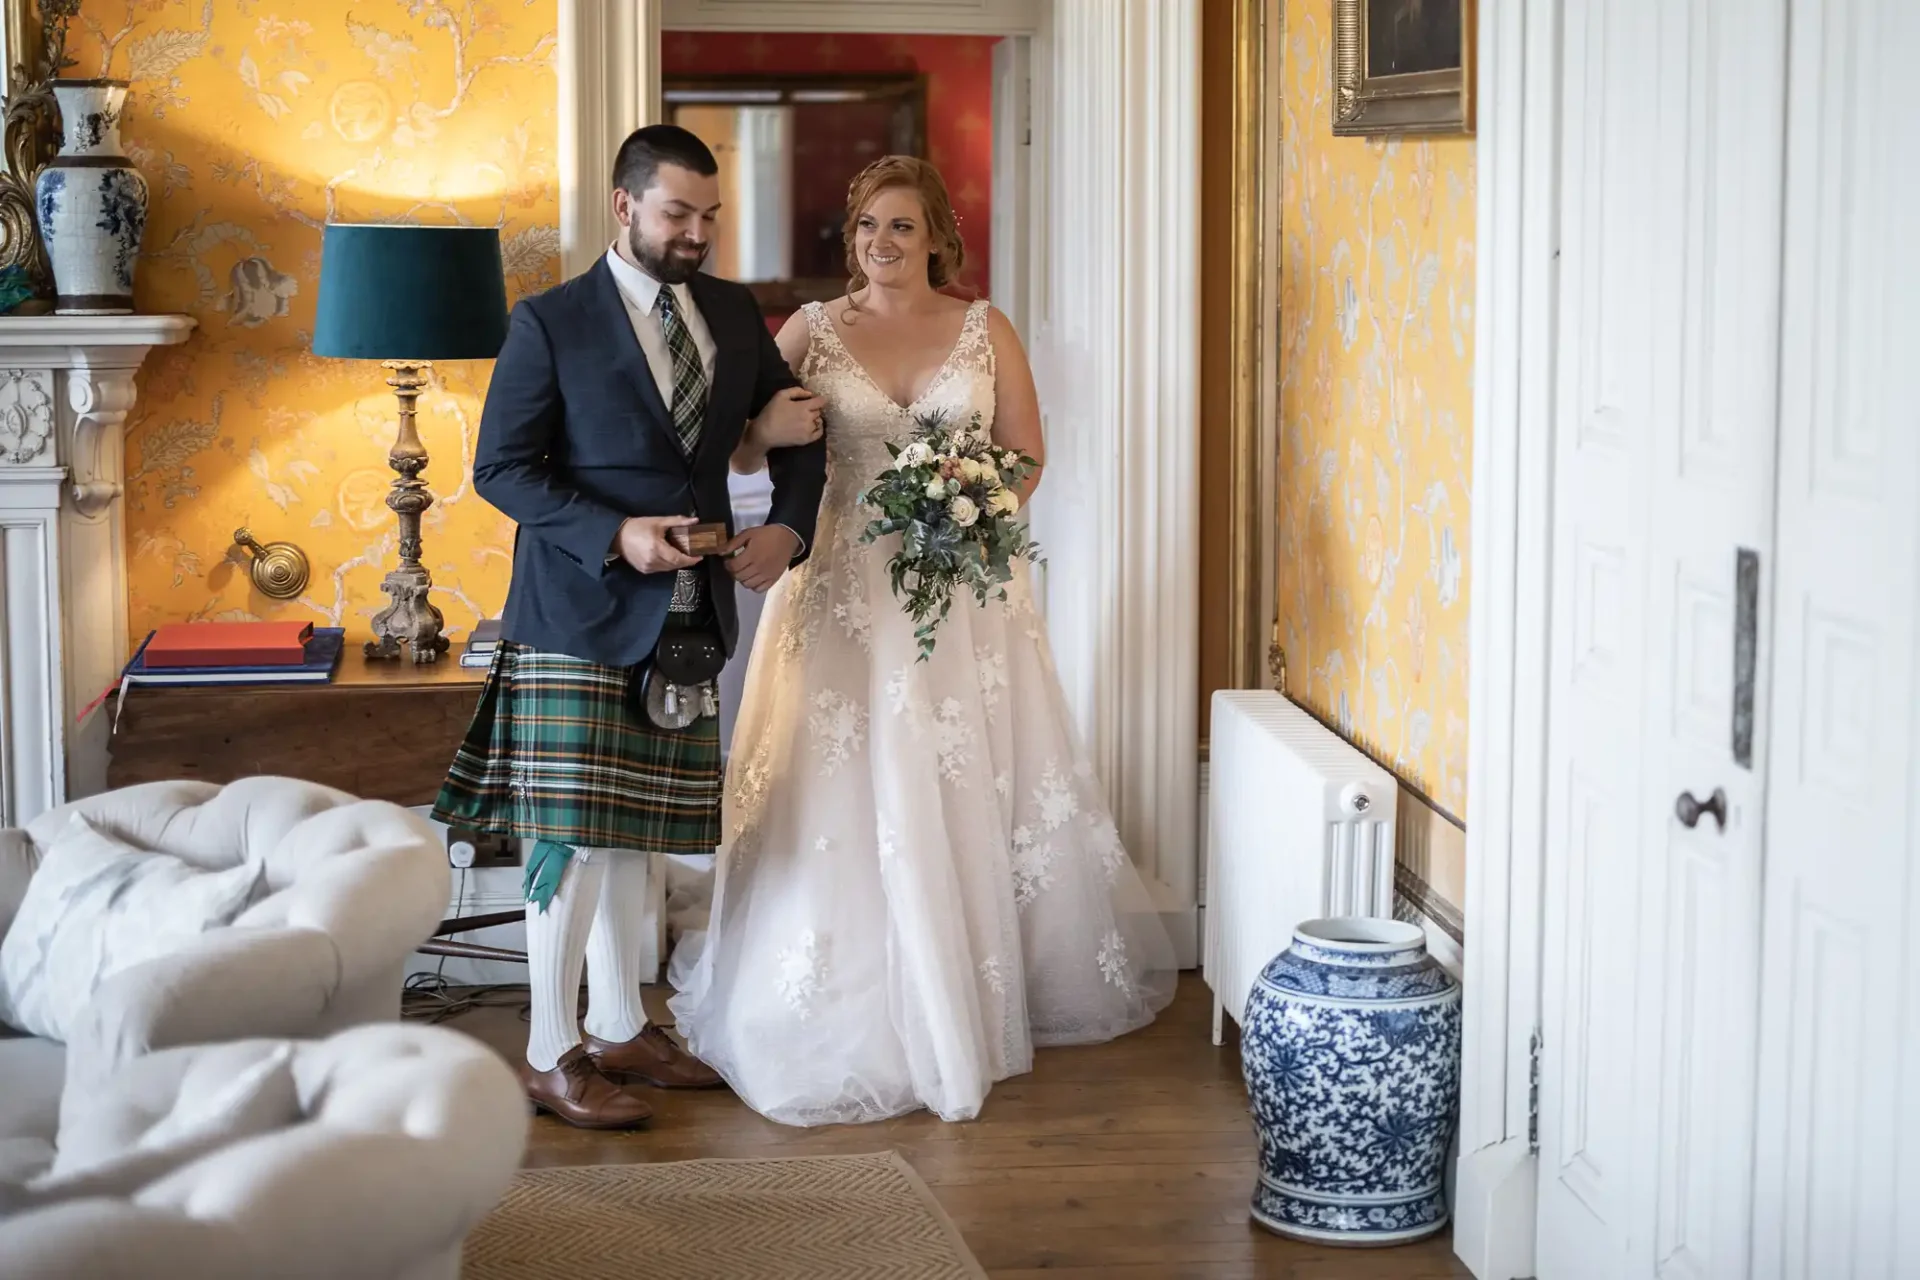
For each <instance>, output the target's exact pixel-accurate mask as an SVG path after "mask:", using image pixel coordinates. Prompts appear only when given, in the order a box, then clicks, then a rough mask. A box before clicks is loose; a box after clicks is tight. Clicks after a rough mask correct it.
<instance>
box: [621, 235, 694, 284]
mask: <svg viewBox="0 0 1920 1280" xmlns="http://www.w3.org/2000/svg"><path fill="white" fill-rule="evenodd" d="M712 247H713V246H712V245H711V244H695V243H694V242H693V241H691V240H683V239H680V238H678V237H675V238H674V239H672V240H669V241H667V243H665V244H663V245H652V244H648V243H647V242H646V241H645V240H643V239H642V238H641V236H640V228H639V227H637V226H634V227H629V228H627V248H628V249H629V250H630V251H632V253H633V260H634V261H635V262H637V263H639V264H640V269H641V270H642V271H645V272H646V273H647V274H648V275H650V276H652V277H653V278H654V279H655V280H658V281H659V282H660V283H661V284H685V283H686V282H687V281H689V280H691V279H693V278H694V277H695V276H697V275H699V274H700V264H701V263H703V262H705V261H706V260H707V252H708V251H709V250H710V249H711V248H712ZM680 250H692V251H693V252H691V253H684V252H679V251H680Z"/></svg>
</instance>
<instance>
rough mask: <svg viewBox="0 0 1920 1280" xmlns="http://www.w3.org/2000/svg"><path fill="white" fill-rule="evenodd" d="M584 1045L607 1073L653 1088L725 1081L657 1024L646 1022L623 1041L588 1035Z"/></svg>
mask: <svg viewBox="0 0 1920 1280" xmlns="http://www.w3.org/2000/svg"><path fill="white" fill-rule="evenodd" d="M586 1049H587V1052H588V1053H589V1054H591V1055H592V1056H593V1061H594V1063H595V1065H597V1066H598V1067H599V1068H600V1070H602V1071H603V1072H605V1073H606V1074H608V1075H610V1076H623V1077H629V1078H632V1079H636V1080H644V1081H646V1082H647V1083H648V1084H650V1085H652V1086H653V1087H654V1088H656V1089H716V1088H718V1087H720V1086H721V1085H722V1084H724V1083H726V1082H725V1081H723V1080H722V1079H721V1078H720V1073H719V1072H718V1071H715V1070H714V1069H713V1068H712V1067H710V1066H708V1065H707V1064H706V1063H704V1062H702V1061H700V1059H698V1058H696V1057H694V1056H693V1055H692V1054H690V1053H688V1052H687V1051H686V1050H685V1049H682V1048H681V1047H680V1046H679V1045H678V1044H677V1043H675V1042H674V1039H673V1037H672V1036H670V1035H668V1034H667V1033H666V1032H665V1031H663V1030H661V1029H660V1028H659V1027H654V1026H649V1027H647V1028H646V1029H645V1030H644V1031H642V1032H641V1033H640V1034H639V1035H637V1036H635V1037H634V1038H633V1039H631V1040H628V1041H625V1042H616V1041H613V1040H602V1039H601V1038H600V1037H598V1036H588V1037H586Z"/></svg>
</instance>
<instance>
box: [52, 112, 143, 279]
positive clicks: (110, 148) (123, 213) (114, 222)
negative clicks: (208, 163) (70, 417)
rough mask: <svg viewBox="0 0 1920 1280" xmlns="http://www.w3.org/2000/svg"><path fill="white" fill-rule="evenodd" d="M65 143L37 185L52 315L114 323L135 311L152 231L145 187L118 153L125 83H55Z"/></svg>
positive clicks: (137, 172) (127, 160) (139, 177)
mask: <svg viewBox="0 0 1920 1280" xmlns="http://www.w3.org/2000/svg"><path fill="white" fill-rule="evenodd" d="M53 96H54V98H55V100H56V101H58V102H59V104H60V123H61V128H62V131H63V133H64V134H65V139H64V141H63V142H62V143H61V146H60V154H59V155H57V156H55V157H54V158H53V159H52V160H49V161H48V162H47V167H46V168H44V169H42V170H41V171H40V178H39V181H38V182H36V183H35V184H34V198H35V208H36V211H37V212H38V213H39V215H40V217H39V221H40V240H41V243H42V244H43V245H45V246H46V251H47V264H48V266H49V267H50V268H51V269H52V271H53V289H54V295H55V296H54V310H55V311H56V312H58V313H59V314H61V315H75V316H111V315H125V314H127V313H128V312H131V311H132V310H133V269H134V264H135V263H137V262H138V261H139V260H140V240H141V237H142V236H143V235H145V233H146V229H147V180H146V178H144V177H142V176H141V173H140V170H139V169H137V168H135V167H134V163H133V161H131V160H129V159H127V158H126V156H124V155H122V154H121V153H120V112H121V109H122V108H123V107H124V106H125V105H126V101H127V82H126V81H125V80H55V81H54V82H53Z"/></svg>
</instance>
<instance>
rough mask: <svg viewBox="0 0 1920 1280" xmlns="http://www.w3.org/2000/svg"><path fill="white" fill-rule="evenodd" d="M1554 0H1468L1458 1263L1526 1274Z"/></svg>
mask: <svg viewBox="0 0 1920 1280" xmlns="http://www.w3.org/2000/svg"><path fill="white" fill-rule="evenodd" d="M1563 3H1564V0H1531V2H1529V0H1480V5H1479V9H1478V19H1477V21H1478V24H1479V49H1478V66H1479V83H1478V94H1479V101H1478V104H1477V107H1476V111H1475V115H1476V119H1477V134H1478V137H1477V141H1476V143H1475V150H1476V168H1477V174H1478V209H1477V213H1476V217H1475V237H1476V239H1475V243H1476V244H1477V245H1478V246H1479V249H1478V252H1477V255H1476V258H1477V273H1476V282H1475V306H1476V308H1477V309H1478V313H1479V314H1478V316H1477V327H1476V329H1475V333H1474V367H1475V372H1474V407H1473V408H1474V412H1473V422H1474V426H1473V516H1472V520H1473V525H1472V534H1473V539H1472V540H1473V549H1472V553H1471V554H1472V580H1473V600H1472V604H1471V611H1470V621H1469V624H1468V655H1469V656H1468V667H1469V672H1470V674H1469V680H1468V712H1467V717H1468V724H1469V729H1468V734H1469V738H1468V763H1467V809H1468V813H1469V815H1470V819H1469V821H1468V823H1467V902H1466V916H1467V920H1468V922H1469V925H1470V927H1471V928H1472V930H1473V945H1472V946H1471V947H1469V948H1468V950H1467V957H1466V978H1467V981H1466V992H1465V1004H1466V1008H1465V1027H1464V1036H1465V1042H1464V1061H1463V1064H1462V1066H1463V1069H1462V1074H1461V1079H1462V1081H1463V1093H1462V1097H1461V1108H1460V1151H1461V1156H1460V1162H1459V1167H1458V1170H1457V1174H1458V1176H1457V1181H1456V1194H1455V1214H1454V1224H1455V1225H1454V1250H1455V1252H1456V1253H1458V1254H1459V1255H1460V1258H1461V1260H1462V1261H1464V1262H1465V1263H1466V1264H1467V1266H1468V1267H1469V1268H1470V1269H1472V1271H1473V1273H1474V1274H1475V1275H1476V1276H1478V1277H1480V1280H1514V1278H1515V1277H1520V1276H1531V1275H1532V1274H1533V1273H1534V1266H1533V1254H1534V1203H1535V1185H1536V1179H1537V1165H1538V1161H1537V1158H1536V1156H1535V1154H1534V1144H1533V1116H1532V1110H1533V1105H1534V1100H1535V1092H1534V1080H1533V1070H1532V1066H1533V1040H1534V1034H1535V1031H1536V1029H1537V1028H1538V1027H1539V1025H1540V999H1541V990H1540V977H1541V960H1542V951H1541V937H1540V928H1541V921H1542V918H1543V914H1544V911H1543V909H1544V902H1543V898H1542V894H1543V892H1544V885H1545V863H1546V849H1545V845H1546V830H1547V823H1546V817H1547V815H1546V799H1547V778H1546V774H1545V772H1544V762H1545V760H1546V754H1547V752H1546V732H1547V707H1548V673H1549V662H1548V657H1549V644H1550V643H1551V631H1552V628H1551V611H1552V600H1553V593H1552V590H1551V586H1552V583H1551V571H1550V566H1551V556H1552V533H1553V509H1552V495H1553V466H1554V458H1553V440H1552V432H1550V431H1547V430H1546V429H1545V424H1547V423H1550V422H1551V421H1552V420H1553V404H1554V342H1555V332H1556V326H1555V318H1556V316H1557V314H1558V311H1559V302H1558V294H1559V287H1558V283H1559V282H1558V269H1559V268H1558V253H1559V173H1560V164H1559V160H1560V139H1559V128H1560V109H1559V108H1560V59H1559V40H1560V23H1561V13H1562V5H1563Z"/></svg>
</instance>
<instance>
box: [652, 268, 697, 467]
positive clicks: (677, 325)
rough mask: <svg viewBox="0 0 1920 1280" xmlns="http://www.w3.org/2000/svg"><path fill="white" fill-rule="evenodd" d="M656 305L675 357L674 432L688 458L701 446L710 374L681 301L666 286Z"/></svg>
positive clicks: (662, 328) (662, 327)
mask: <svg viewBox="0 0 1920 1280" xmlns="http://www.w3.org/2000/svg"><path fill="white" fill-rule="evenodd" d="M654 306H655V307H657V308H658V309H659V312H660V331H661V332H662V333H663V334H665V335H666V339H667V352H668V354H669V355H671V356H672V357H673V407H672V412H673V429H674V431H676V432H677V433H678V434H679V436H680V447H681V449H682V450H684V451H685V452H686V454H687V456H689V457H691V456H692V455H693V450H694V447H695V446H696V445H698V444H699V443H700V428H701V425H702V424H703V423H704V422H705V421H706V417H707V371H706V369H704V368H703V367H702V366H701V364H700V351H699V349H698V348H697V347H695V346H694V345H693V335H692V334H691V333H689V332H687V322H686V321H685V319H683V318H682V317H681V315H680V308H679V299H677V298H675V297H674V294H673V290H672V289H670V288H668V287H667V286H666V285H661V286H660V293H659V295H658V299H657V300H656V301H655V303H654Z"/></svg>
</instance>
